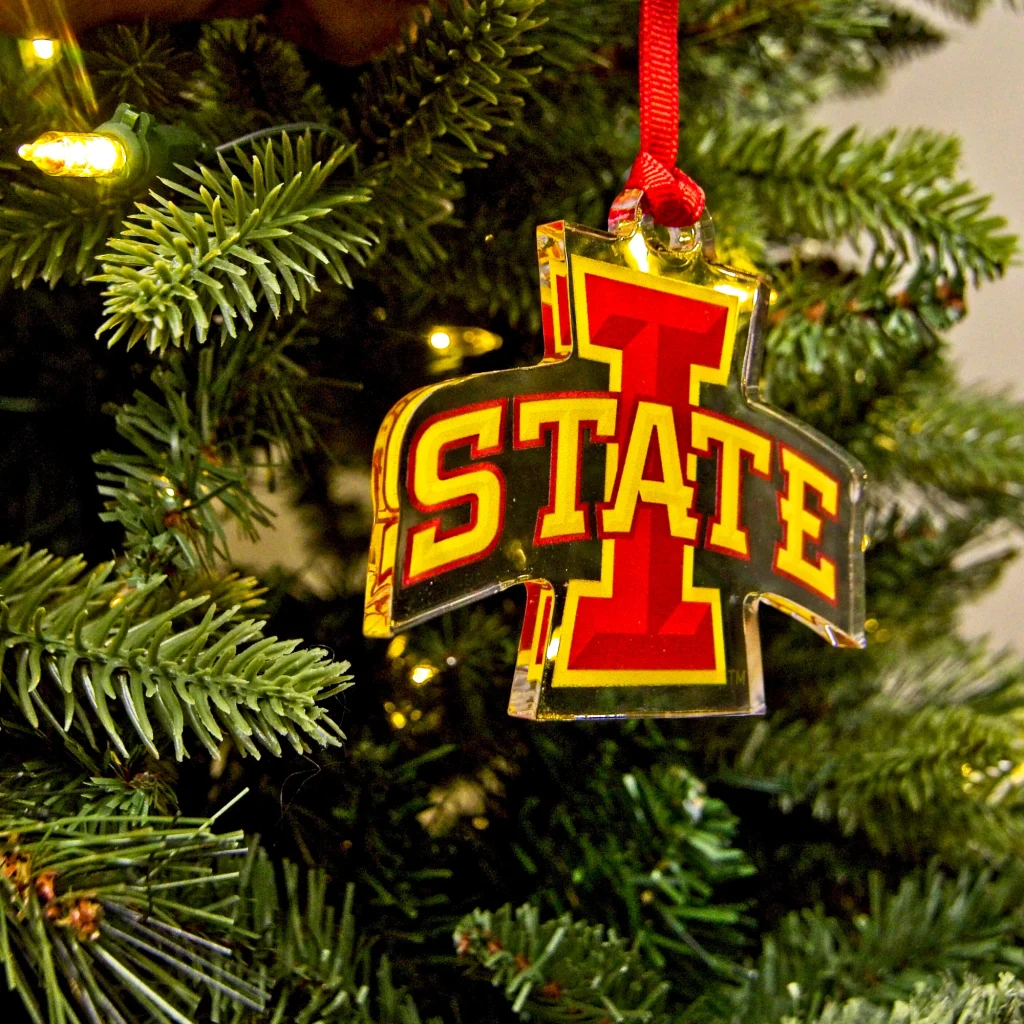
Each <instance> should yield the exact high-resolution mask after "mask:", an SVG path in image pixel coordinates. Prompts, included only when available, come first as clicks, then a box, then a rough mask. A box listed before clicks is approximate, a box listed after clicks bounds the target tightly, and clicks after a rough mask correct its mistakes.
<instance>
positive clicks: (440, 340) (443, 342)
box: [427, 331, 452, 352]
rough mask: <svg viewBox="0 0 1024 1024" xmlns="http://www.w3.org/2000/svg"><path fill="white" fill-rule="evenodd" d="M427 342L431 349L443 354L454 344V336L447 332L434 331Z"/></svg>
mask: <svg viewBox="0 0 1024 1024" xmlns="http://www.w3.org/2000/svg"><path fill="white" fill-rule="evenodd" d="M427 340H428V341H429V342H430V347H431V348H436V349H437V351H438V352H443V351H444V350H445V349H446V348H450V347H451V344H452V336H451V335H450V334H449V333H448V332H447V331H432V332H431V334H430V337H429V338H428V339H427Z"/></svg>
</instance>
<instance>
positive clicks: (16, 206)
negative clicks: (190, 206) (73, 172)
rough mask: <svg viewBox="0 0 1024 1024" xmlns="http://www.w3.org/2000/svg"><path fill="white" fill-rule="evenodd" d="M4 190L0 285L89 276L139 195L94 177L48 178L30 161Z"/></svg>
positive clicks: (0, 207)
mask: <svg viewBox="0 0 1024 1024" xmlns="http://www.w3.org/2000/svg"><path fill="white" fill-rule="evenodd" d="M0 190H2V196H3V202H2V203H0V289H2V288H4V287H6V286H7V284H8V283H13V284H14V285H15V286H17V287H19V288H27V287H28V286H29V285H30V284H31V283H32V282H33V281H35V280H42V281H44V282H45V283H46V284H48V285H50V287H51V288H52V287H54V286H55V285H57V284H58V283H59V282H61V281H66V282H68V283H70V284H80V283H81V282H83V281H84V280H86V278H88V277H89V276H90V274H92V273H93V272H94V270H95V268H96V261H97V256H98V254H99V252H100V250H101V249H102V247H103V245H104V243H105V242H106V240H107V238H108V237H109V236H110V235H112V234H115V233H116V232H117V230H118V229H119V227H120V225H121V223H122V221H123V220H124V217H125V214H126V213H127V212H128V210H129V208H130V206H131V203H132V201H133V199H135V198H136V196H134V195H132V194H131V193H125V192H124V191H123V190H115V189H111V188H108V187H106V186H104V185H102V184H98V183H97V182H95V181H91V180H90V181H79V180H76V179H74V178H48V177H46V176H45V175H44V174H42V173H41V172H40V171H37V170H36V169H35V168H30V167H29V166H28V165H27V164H22V165H21V166H20V167H18V168H17V169H16V177H12V178H10V179H9V180H7V181H6V182H5V183H4V184H3V185H0Z"/></svg>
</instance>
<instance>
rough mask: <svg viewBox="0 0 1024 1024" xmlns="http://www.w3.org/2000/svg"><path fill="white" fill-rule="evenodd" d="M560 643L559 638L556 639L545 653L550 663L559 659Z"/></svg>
mask: <svg viewBox="0 0 1024 1024" xmlns="http://www.w3.org/2000/svg"><path fill="white" fill-rule="evenodd" d="M558 641H559V637H557V636H556V637H554V638H553V639H552V641H551V643H549V644H548V649H547V651H546V652H545V653H546V656H547V659H548V661H554V660H555V658H557V657H558Z"/></svg>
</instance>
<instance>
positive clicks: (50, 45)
mask: <svg viewBox="0 0 1024 1024" xmlns="http://www.w3.org/2000/svg"><path fill="white" fill-rule="evenodd" d="M32 52H33V53H34V54H35V55H36V56H37V57H38V58H39V59H40V60H53V55H54V54H55V53H56V52H57V46H56V44H55V43H54V41H53V40H52V39H33V40H32Z"/></svg>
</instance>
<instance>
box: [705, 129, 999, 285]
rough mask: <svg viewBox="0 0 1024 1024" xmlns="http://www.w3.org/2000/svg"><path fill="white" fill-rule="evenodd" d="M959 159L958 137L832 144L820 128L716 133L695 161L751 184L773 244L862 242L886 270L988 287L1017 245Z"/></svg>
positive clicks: (927, 134) (848, 137) (925, 134)
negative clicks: (960, 174)
mask: <svg viewBox="0 0 1024 1024" xmlns="http://www.w3.org/2000/svg"><path fill="white" fill-rule="evenodd" d="M958 159H959V144H958V142H957V141H956V139H954V138H951V137H948V136H943V135H938V134H936V133H935V132H931V131H924V130H915V131H911V132H907V133H904V134H902V135H900V134H898V133H897V132H895V131H889V132H885V133H883V134H881V135H877V136H874V137H872V136H862V135H860V134H858V132H857V131H856V129H849V130H848V131H845V132H843V133H842V134H841V135H839V136H837V137H836V138H834V139H831V140H829V139H828V137H827V133H826V132H825V130H823V129H815V130H813V131H811V132H805V133H803V134H802V135H799V136H797V135H794V133H793V131H792V129H790V128H789V127H787V126H783V127H776V126H772V125H761V124H757V125H753V126H750V127H744V128H742V129H740V130H736V129H735V128H732V129H730V128H725V129H712V130H711V131H710V132H709V133H708V135H707V137H706V139H705V141H704V143H703V145H702V153H701V156H700V158H699V160H700V165H701V166H702V167H706V171H704V174H703V176H705V177H708V178H711V177H712V176H713V175H715V174H728V175H730V176H736V177H738V178H740V179H741V180H745V181H746V182H747V183H748V185H749V187H750V189H751V194H752V197H753V199H754V201H755V202H756V203H757V204H758V205H759V207H760V208H761V211H762V214H763V216H764V218H765V228H766V231H767V234H768V237H769V238H771V239H774V240H777V241H779V242H793V241H799V239H801V238H812V239H820V240H822V241H826V242H829V243H833V244H835V243H838V242H839V241H841V240H844V239H845V240H848V241H850V242H853V243H854V244H857V243H860V242H862V241H864V240H865V239H866V240H868V241H869V242H870V244H871V248H872V253H873V254H874V255H875V256H876V257H882V258H883V259H884V263H883V265H884V266H886V267H887V268H888V267H891V268H895V267H903V266H907V267H912V268H914V269H915V270H917V271H920V272H924V273H927V274H929V275H930V276H932V277H933V278H940V279H941V278H942V277H944V276H946V275H951V276H952V277H953V278H954V280H956V281H960V280H962V279H964V278H967V277H970V278H972V279H973V280H974V281H979V280H990V279H992V278H995V277H998V276H1000V275H1001V274H1002V273H1003V272H1004V271H1005V270H1006V268H1007V266H1008V265H1009V262H1010V260H1011V258H1012V257H1013V255H1014V252H1015V251H1016V239H1015V238H1014V236H1012V235H1010V234H1007V233H1006V231H1005V227H1006V221H1005V219H1004V218H1002V217H998V216H994V215H992V214H990V213H988V212H987V211H988V207H989V204H990V200H989V199H988V198H987V197H985V196H978V195H977V194H976V193H975V192H974V190H973V188H972V187H971V185H970V184H969V183H967V182H964V181H960V180H957V178H956V171H957V161H958ZM694 164H695V169H701V167H698V165H697V161H695V162H694Z"/></svg>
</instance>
